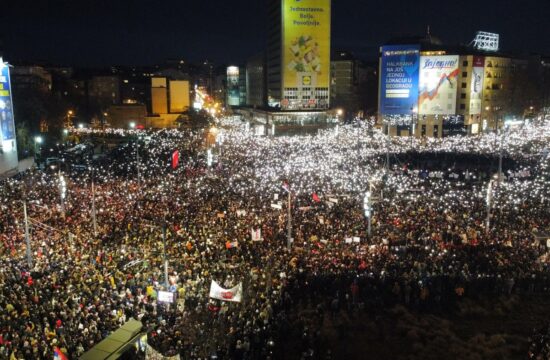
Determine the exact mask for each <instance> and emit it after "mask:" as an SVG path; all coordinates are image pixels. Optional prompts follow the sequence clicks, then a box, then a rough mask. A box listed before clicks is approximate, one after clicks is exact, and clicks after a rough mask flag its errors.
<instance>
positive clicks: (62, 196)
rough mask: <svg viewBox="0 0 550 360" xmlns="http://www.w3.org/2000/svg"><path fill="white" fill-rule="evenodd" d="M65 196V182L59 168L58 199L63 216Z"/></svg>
mask: <svg viewBox="0 0 550 360" xmlns="http://www.w3.org/2000/svg"><path fill="white" fill-rule="evenodd" d="M66 195H67V182H66V181H65V178H64V177H63V174H61V168H60V169H59V198H60V200H61V213H62V214H63V216H64V215H65V197H66Z"/></svg>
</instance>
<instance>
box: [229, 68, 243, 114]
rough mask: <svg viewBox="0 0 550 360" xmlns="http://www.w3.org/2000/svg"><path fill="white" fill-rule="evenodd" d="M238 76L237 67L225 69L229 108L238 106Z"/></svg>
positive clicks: (239, 98) (239, 97)
mask: <svg viewBox="0 0 550 360" xmlns="http://www.w3.org/2000/svg"><path fill="white" fill-rule="evenodd" d="M239 74H240V73H239V68H238V67H237V66H228V67H227V105H229V106H239V105H240V100H241V96H240V92H239Z"/></svg>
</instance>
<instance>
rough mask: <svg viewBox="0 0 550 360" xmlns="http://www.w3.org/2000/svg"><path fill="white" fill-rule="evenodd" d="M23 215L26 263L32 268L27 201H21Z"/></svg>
mask: <svg viewBox="0 0 550 360" xmlns="http://www.w3.org/2000/svg"><path fill="white" fill-rule="evenodd" d="M23 215H25V243H26V244H27V251H26V252H27V265H28V266H29V270H30V269H31V268H32V256H31V239H30V236H29V217H28V215H27V201H26V200H24V201H23Z"/></svg>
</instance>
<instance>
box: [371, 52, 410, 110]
mask: <svg viewBox="0 0 550 360" xmlns="http://www.w3.org/2000/svg"><path fill="white" fill-rule="evenodd" d="M419 58H420V47H419V46H418V45H389V46H383V47H382V58H381V60H380V104H379V105H380V106H379V109H380V114H383V115H403V114H411V113H412V111H413V109H414V108H415V107H416V106H417V101H418V63H419Z"/></svg>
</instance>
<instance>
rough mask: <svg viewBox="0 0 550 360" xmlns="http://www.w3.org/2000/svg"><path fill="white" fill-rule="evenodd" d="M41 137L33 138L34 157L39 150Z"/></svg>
mask: <svg viewBox="0 0 550 360" xmlns="http://www.w3.org/2000/svg"><path fill="white" fill-rule="evenodd" d="M42 141H43V140H42V136H35V137H34V156H36V155H37V154H38V152H39V149H40V146H39V145H40V144H42Z"/></svg>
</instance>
